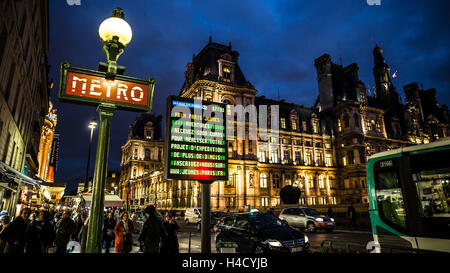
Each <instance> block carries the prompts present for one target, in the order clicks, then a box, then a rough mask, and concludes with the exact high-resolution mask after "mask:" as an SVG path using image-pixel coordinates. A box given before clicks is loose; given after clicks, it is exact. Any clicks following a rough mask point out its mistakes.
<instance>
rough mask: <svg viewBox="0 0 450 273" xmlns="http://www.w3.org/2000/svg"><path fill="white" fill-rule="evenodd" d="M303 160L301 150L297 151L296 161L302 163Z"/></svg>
mask: <svg viewBox="0 0 450 273" xmlns="http://www.w3.org/2000/svg"><path fill="white" fill-rule="evenodd" d="M301 160H302V158H301V156H300V151H295V162H296V163H297V164H300V163H301Z"/></svg>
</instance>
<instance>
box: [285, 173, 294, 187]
mask: <svg viewBox="0 0 450 273" xmlns="http://www.w3.org/2000/svg"><path fill="white" fill-rule="evenodd" d="M285 182H286V186H287V185H292V180H291V176H290V175H286V177H285Z"/></svg>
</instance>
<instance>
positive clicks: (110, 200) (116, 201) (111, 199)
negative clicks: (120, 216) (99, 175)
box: [82, 194, 124, 207]
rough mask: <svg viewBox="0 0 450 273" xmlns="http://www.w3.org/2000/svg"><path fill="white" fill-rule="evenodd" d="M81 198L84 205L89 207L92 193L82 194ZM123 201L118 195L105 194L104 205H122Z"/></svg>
mask: <svg viewBox="0 0 450 273" xmlns="http://www.w3.org/2000/svg"><path fill="white" fill-rule="evenodd" d="M82 197H83V199H84V200H85V201H86V204H85V205H86V207H89V206H90V205H91V202H92V195H90V194H86V195H85V194H83V195H82ZM123 203H124V201H123V200H122V199H120V197H119V196H117V195H113V194H107V195H105V207H121V206H123Z"/></svg>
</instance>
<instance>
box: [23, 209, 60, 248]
mask: <svg viewBox="0 0 450 273" xmlns="http://www.w3.org/2000/svg"><path fill="white" fill-rule="evenodd" d="M50 221H51V215H50V213H49V212H47V211H41V212H39V214H38V219H37V220H33V221H32V222H30V223H29V224H28V227H27V230H26V244H25V251H26V253H46V252H47V248H48V247H50V246H52V245H53V241H54V240H55V230H54V229H53V226H52V224H50Z"/></svg>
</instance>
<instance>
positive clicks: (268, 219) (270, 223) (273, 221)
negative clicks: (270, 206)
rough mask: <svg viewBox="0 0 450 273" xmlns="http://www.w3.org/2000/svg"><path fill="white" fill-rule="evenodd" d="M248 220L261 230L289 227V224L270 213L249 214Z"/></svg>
mask: <svg viewBox="0 0 450 273" xmlns="http://www.w3.org/2000/svg"><path fill="white" fill-rule="evenodd" d="M248 220H249V221H250V223H252V224H253V225H254V226H255V227H256V228H257V229H259V230H263V231H264V230H267V231H270V230H273V229H275V228H280V227H287V225H286V224H285V223H284V222H283V221H281V220H280V219H278V218H277V217H275V216H273V215H272V214H270V213H264V214H253V215H249V216H248Z"/></svg>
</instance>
